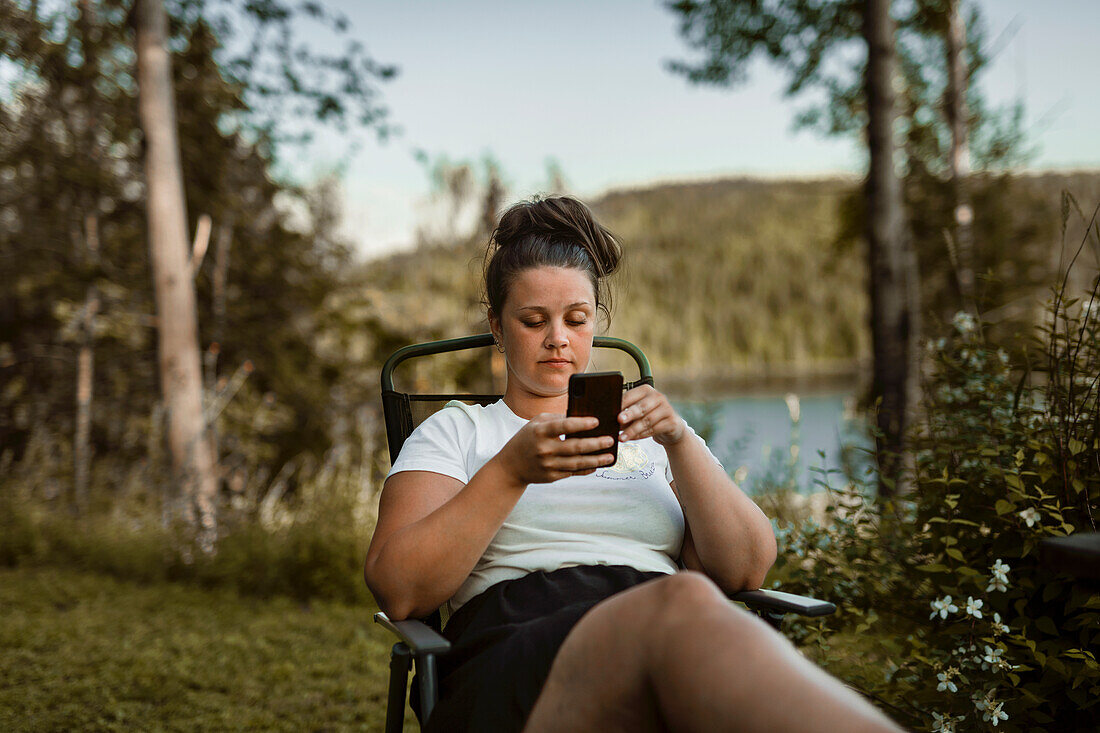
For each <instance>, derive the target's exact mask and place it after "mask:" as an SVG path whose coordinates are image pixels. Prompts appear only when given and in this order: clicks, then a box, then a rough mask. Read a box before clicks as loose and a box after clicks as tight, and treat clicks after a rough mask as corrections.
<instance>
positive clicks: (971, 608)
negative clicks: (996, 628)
mask: <svg viewBox="0 0 1100 733" xmlns="http://www.w3.org/2000/svg"><path fill="white" fill-rule="evenodd" d="M983 603H984V601H982V600H981V599H978V600H974V598H973V597H972V596H970V597H967V599H966V615H967V616H973V617H974V618H981V617H982V612H981V611H979V610H978V609H980V608H981V607H982V604H983Z"/></svg>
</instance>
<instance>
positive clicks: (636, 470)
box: [596, 443, 657, 481]
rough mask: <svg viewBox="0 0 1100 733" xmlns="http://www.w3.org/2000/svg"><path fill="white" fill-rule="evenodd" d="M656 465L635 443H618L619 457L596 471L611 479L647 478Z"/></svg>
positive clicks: (598, 474) (599, 474)
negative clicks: (612, 463)
mask: <svg viewBox="0 0 1100 733" xmlns="http://www.w3.org/2000/svg"><path fill="white" fill-rule="evenodd" d="M656 470H657V466H656V465H655V464H654V463H653V459H652V458H650V457H649V454H648V453H646V451H645V449H644V448H642V446H640V445H638V444H637V443H619V458H618V460H616V461H615V463H614V465H611V466H608V467H607V468H601V469H598V470H597V471H596V475H597V476H599V477H600V478H606V479H611V480H612V481H632V480H636V479H640V478H649V477H650V476H652V475H653V472H654V471H656Z"/></svg>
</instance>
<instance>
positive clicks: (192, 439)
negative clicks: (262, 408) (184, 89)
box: [134, 0, 217, 550]
mask: <svg viewBox="0 0 1100 733" xmlns="http://www.w3.org/2000/svg"><path fill="white" fill-rule="evenodd" d="M134 10H135V13H134V21H135V22H134V41H135V43H134V45H135V46H136V50H137V80H138V105H139V108H140V112H141V127H142V131H143V132H144V135H145V181H146V190H147V208H148V215H149V252H150V260H151V262H152V266H153V284H154V292H155V294H156V303H157V336H158V339H157V340H158V344H159V348H158V352H159V363H160V383H161V392H162V394H163V395H164V403H165V406H166V408H167V410H168V443H169V446H170V448H171V452H172V468H173V472H174V473H175V475H176V477H177V480H178V481H179V484H180V488H181V489H182V498H183V501H184V502H185V507H186V508H185V510H184V517H185V518H186V519H187V520H193V519H197V524H198V526H199V527H200V528H201V536H202V537H203V545H204V546H205V549H207V550H211V549H213V538H214V536H215V532H216V529H217V527H216V523H215V522H216V519H215V498H216V493H217V481H216V476H215V473H214V471H215V460H214V456H213V454H212V451H211V446H210V442H209V440H208V439H207V433H206V420H205V417H204V415H203V409H202V368H201V365H200V360H199V336H198V321H197V316H196V311H195V288H194V281H193V279H192V272H191V257H190V248H189V247H188V236H187V211H186V209H185V208H184V207H185V202H184V194H183V172H182V170H181V167H180V154H179V139H178V136H177V134H176V107H175V98H174V89H173V86H172V69H171V57H170V56H169V53H168V47H167V35H168V16H167V14H166V13H165V11H164V5H163V4H162V3H161V0H138V2H137V3H136V5H135V6H134ZM192 507H193V509H192ZM193 510H197V511H198V516H197V517H193V513H192V512H193Z"/></svg>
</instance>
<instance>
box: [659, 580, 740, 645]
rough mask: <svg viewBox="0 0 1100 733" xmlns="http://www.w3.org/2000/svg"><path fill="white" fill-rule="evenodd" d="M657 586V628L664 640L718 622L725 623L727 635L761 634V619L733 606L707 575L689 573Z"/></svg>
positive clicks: (664, 581) (662, 581)
mask: <svg viewBox="0 0 1100 733" xmlns="http://www.w3.org/2000/svg"><path fill="white" fill-rule="evenodd" d="M657 582H658V583H659V584H660V586H661V587H660V589H659V593H658V594H657V596H658V598H657V601H656V603H655V608H654V616H655V618H654V627H655V631H657V632H658V633H659V634H660V635H661V636H664V637H666V638H668V639H670V640H671V639H674V638H676V637H679V636H682V635H683V634H684V633H685V632H687V633H691V632H690V630H692V629H697V628H699V627H700V626H701V625H703V624H704V623H705V622H706V621H709V620H712V619H715V618H720V619H722V621H723V624H722V625H723V626H724V627H725V628H726V630H727V633H728V632H729V631H730V630H735V631H740V632H742V633H745V634H755V633H759V629H758V628H757V626H758V625H759V623H760V622H759V619H757V618H756V617H755V616H754V615H753V614H751V613H749V612H747V611H745V610H744V609H743V608H741V607H740V606H737V605H736V604H734V603H732V602H731V601H730V600H729V599H728V598H727V597H726V595H725V593H723V592H722V590H721V589H720V588H719V587H718V586H717V585H716V584H715V583H714V581H712V580H711V579H710V578H708V577H707V576H706V575H704V574H702V573H699V572H695V571H692V570H688V571H684V572H679V573H676V574H675V575H670V576H669V577H667V578H662V579H661V580H659V581H657Z"/></svg>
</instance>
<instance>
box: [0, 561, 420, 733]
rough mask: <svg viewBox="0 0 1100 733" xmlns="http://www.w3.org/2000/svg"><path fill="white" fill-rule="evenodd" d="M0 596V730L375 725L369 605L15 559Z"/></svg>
mask: <svg viewBox="0 0 1100 733" xmlns="http://www.w3.org/2000/svg"><path fill="white" fill-rule="evenodd" d="M0 608H2V609H3V618H4V622H3V624H2V625H0V680H2V682H0V730H4V731H24V730H26V731H30V730H34V731H51V730H127V731H129V730H158V731H159V730H163V731H175V730H179V731H192V730H204V731H218V730H244V729H262V730H286V731H301V730H314V731H343V730H357V731H361V730H365V731H374V730H382V727H383V723H384V720H385V705H386V684H387V679H388V673H389V672H388V660H389V647H390V645H391V644H392V639H391V638H390V636H389V635H388V634H387V633H386V632H385V631H384V630H383V629H382V628H380V627H378V626H377V625H375V624H374V623H373V620H372V618H371V614H372V613H373V611H374V609H373V608H370V607H366V606H362V605H358V606H356V605H349V604H345V603H338V602H328V601H317V602H313V603H311V604H309V605H305V604H302V603H300V602H298V601H294V600H290V599H288V598H274V599H268V600H262V599H257V598H249V597H242V596H240V595H238V594H237V593H236V592H234V591H231V590H225V589H215V590H208V589H201V588H195V587H192V586H185V585H180V584H172V583H154V584H147V585H139V584H135V583H132V582H125V581H120V580H117V579H114V578H111V577H108V576H104V575H98V574H92V573H87V572H77V571H72V570H61V569H57V568H31V567H24V568H17V569H4V570H0ZM405 729H406V730H415V729H416V726H415V721H414V720H413V719H412V716H411V713H409V712H408V709H407V708H406V722H405Z"/></svg>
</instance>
